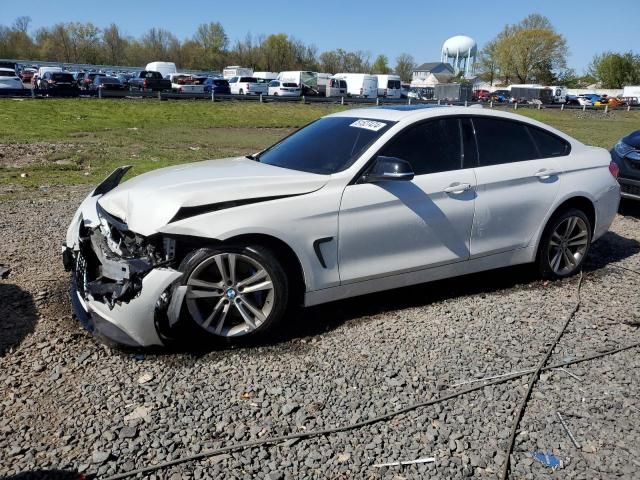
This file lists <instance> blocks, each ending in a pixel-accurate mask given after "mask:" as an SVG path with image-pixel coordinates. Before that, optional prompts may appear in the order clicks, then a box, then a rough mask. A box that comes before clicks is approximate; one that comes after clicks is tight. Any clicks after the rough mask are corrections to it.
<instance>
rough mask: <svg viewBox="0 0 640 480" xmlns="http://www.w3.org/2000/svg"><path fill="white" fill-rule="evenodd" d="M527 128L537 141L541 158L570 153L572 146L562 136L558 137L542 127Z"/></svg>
mask: <svg viewBox="0 0 640 480" xmlns="http://www.w3.org/2000/svg"><path fill="white" fill-rule="evenodd" d="M527 128H528V129H529V132H530V133H531V136H532V137H533V141H534V142H536V145H537V146H538V150H539V151H540V157H541V158H549V157H562V156H564V155H568V154H569V152H570V150H571V147H570V146H569V144H568V143H567V142H566V141H564V140H563V139H561V138H560V137H557V136H555V135H554V134H552V133H549V132H545V131H544V130H542V129H540V128H536V127H527Z"/></svg>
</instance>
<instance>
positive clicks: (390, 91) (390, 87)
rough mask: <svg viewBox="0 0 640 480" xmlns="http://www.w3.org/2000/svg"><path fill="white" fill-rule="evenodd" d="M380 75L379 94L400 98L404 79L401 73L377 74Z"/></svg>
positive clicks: (380, 95)
mask: <svg viewBox="0 0 640 480" xmlns="http://www.w3.org/2000/svg"><path fill="white" fill-rule="evenodd" d="M376 77H378V96H379V97H385V98H400V97H401V94H402V79H401V78H400V75H376Z"/></svg>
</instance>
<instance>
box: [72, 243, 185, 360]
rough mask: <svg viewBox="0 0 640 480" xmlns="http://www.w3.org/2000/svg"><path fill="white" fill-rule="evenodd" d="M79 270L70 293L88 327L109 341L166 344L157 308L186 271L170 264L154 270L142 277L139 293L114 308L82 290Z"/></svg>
mask: <svg viewBox="0 0 640 480" xmlns="http://www.w3.org/2000/svg"><path fill="white" fill-rule="evenodd" d="M64 255H65V256H66V255H68V254H64ZM78 273H81V272H78V271H77V270H74V271H73V272H72V279H71V289H70V295H71V304H72V306H73V310H74V313H75V316H76V318H77V319H78V320H79V321H80V323H81V324H82V325H83V327H84V328H86V329H87V330H88V331H89V332H91V333H92V334H94V335H96V336H97V337H99V338H101V339H104V340H106V341H107V342H108V343H115V344H119V345H126V346H132V347H149V346H153V345H164V342H163V341H162V338H161V336H160V334H159V333H158V325H157V323H156V308H157V307H159V306H160V305H159V301H160V298H161V296H162V294H163V293H164V292H165V291H166V290H167V289H168V288H169V287H170V286H171V284H172V283H173V282H174V281H175V280H177V279H178V278H180V277H181V276H182V273H180V272H178V271H176V270H173V269H169V268H156V269H154V270H151V271H150V272H149V273H148V274H147V275H146V276H145V277H144V279H143V280H142V289H141V290H140V293H139V295H138V296H137V297H135V298H134V299H132V300H130V301H129V302H127V303H120V304H117V305H114V306H113V308H110V307H109V306H108V305H107V304H106V303H103V302H99V301H97V300H94V299H93V298H91V297H90V296H86V295H84V294H83V293H81V291H82V288H78V284H77V278H79V277H80V275H78Z"/></svg>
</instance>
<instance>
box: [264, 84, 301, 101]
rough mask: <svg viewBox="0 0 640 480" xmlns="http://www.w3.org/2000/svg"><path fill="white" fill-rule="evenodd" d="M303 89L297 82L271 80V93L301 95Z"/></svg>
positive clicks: (288, 95)
mask: <svg viewBox="0 0 640 480" xmlns="http://www.w3.org/2000/svg"><path fill="white" fill-rule="evenodd" d="M301 94H302V89H301V88H300V87H299V86H298V84H296V83H289V82H281V81H280V80H272V81H270V82H269V95H275V96H281V97H299V96H300V95H301Z"/></svg>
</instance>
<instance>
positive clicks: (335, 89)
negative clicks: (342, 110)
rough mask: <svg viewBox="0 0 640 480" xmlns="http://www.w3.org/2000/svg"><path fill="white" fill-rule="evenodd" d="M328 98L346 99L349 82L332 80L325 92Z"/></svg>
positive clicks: (337, 79)
mask: <svg viewBox="0 0 640 480" xmlns="http://www.w3.org/2000/svg"><path fill="white" fill-rule="evenodd" d="M325 96H327V97H346V96H347V81H346V80H345V79H343V78H330V79H329V81H328V82H327V88H326V91H325Z"/></svg>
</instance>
